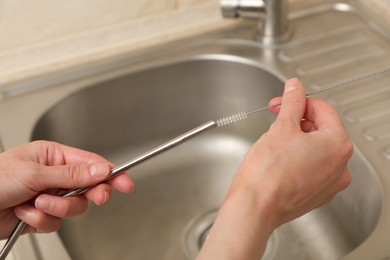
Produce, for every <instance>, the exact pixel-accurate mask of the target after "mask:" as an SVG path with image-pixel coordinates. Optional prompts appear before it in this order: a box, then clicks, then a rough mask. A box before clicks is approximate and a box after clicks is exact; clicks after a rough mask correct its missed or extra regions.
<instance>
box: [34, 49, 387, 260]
mask: <svg viewBox="0 0 390 260" xmlns="http://www.w3.org/2000/svg"><path fill="white" fill-rule="evenodd" d="M282 86H283V84H282V81H281V80H280V79H278V78H277V77H275V76H273V75H272V74H270V73H268V72H266V71H265V70H263V69H261V68H259V67H257V66H254V65H251V64H247V63H243V62H238V61H234V60H233V59H232V58H231V57H228V56H227V57H225V58H222V57H220V59H213V58H212V57H210V58H206V57H203V58H199V59H197V58H196V57H193V58H191V59H189V60H186V61H182V62H177V63H174V64H168V65H164V66H160V67H157V68H153V69H148V70H145V71H141V72H137V73H134V74H130V75H126V76H123V77H120V78H117V79H113V80H109V81H105V82H103V83H99V84H96V85H92V86H90V87H88V88H85V89H82V90H80V91H77V92H76V93H74V94H71V95H70V96H68V97H66V98H64V99H63V100H61V101H60V102H58V103H57V104H56V105H55V106H53V107H52V108H50V109H49V111H48V112H46V113H45V114H43V116H42V117H41V118H40V120H39V121H38V122H37V124H36V126H35V128H34V131H33V134H32V139H33V140H39V139H46V140H55V141H58V142H61V143H65V144H69V145H72V146H76V147H81V148H83V149H87V150H92V151H96V152H98V153H100V154H102V155H104V156H106V157H108V158H110V159H111V160H112V161H114V162H116V163H120V162H123V161H125V160H127V159H128V158H129V156H132V155H137V154H140V153H142V152H144V151H146V150H147V149H149V148H151V147H153V146H154V145H156V144H159V143H162V142H163V141H164V140H165V139H166V138H170V137H173V136H176V135H179V134H181V133H183V132H185V131H187V130H188V129H190V128H193V127H195V126H197V125H199V124H201V123H203V122H206V121H208V120H209V119H212V118H218V117H221V116H223V115H228V114H233V113H235V112H237V111H246V110H250V109H252V108H255V107H257V106H259V105H260V104H267V102H268V101H269V100H270V99H271V98H272V97H275V96H279V95H280V94H281V93H282ZM272 119H273V117H272V116H271V115H270V113H262V114H260V115H258V116H256V117H253V118H250V119H248V120H246V121H243V122H239V123H236V124H234V125H231V126H227V127H225V128H219V129H218V130H214V131H212V132H209V133H208V134H205V135H203V136H202V137H199V138H197V139H196V140H193V141H191V142H190V143H187V144H185V145H183V146H181V147H180V148H177V149H175V150H174V151H171V152H169V153H166V154H165V155H164V156H161V157H159V158H156V159H154V160H152V161H150V162H148V163H145V164H144V165H142V166H140V167H138V168H134V169H133V170H131V171H130V175H131V176H132V177H133V179H134V181H135V183H136V192H135V193H134V194H132V195H131V196H123V195H119V194H118V195H116V196H115V198H114V200H113V201H112V202H111V203H110V205H109V206H107V207H103V208H97V207H91V209H90V210H89V211H88V212H87V214H85V215H83V216H81V217H78V218H75V219H71V220H67V221H65V223H64V225H63V228H62V229H61V231H60V232H59V234H60V237H61V238H62V240H63V242H64V245H65V246H66V248H67V249H68V251H69V253H70V255H71V256H72V258H73V259H128V258H129V257H130V258H131V259H185V258H186V256H188V258H189V259H194V258H195V256H196V253H197V250H198V249H199V247H200V246H201V238H202V237H201V236H202V235H203V234H204V232H207V230H208V228H209V227H210V225H211V224H212V222H213V218H212V217H211V218H210V217H209V215H210V214H212V213H213V212H216V211H217V210H218V207H219V205H220V203H221V201H222V199H223V198H224V195H225V194H226V192H227V189H228V187H229V184H230V182H231V179H232V177H233V176H234V173H235V170H236V169H237V167H238V166H239V164H240V162H241V160H242V158H243V156H244V154H245V152H246V151H247V149H248V148H249V147H250V145H251V144H252V143H254V142H255V141H256V139H257V138H258V137H259V136H260V135H261V133H263V132H264V131H266V130H267V129H268V128H269V126H270V123H271V122H272ZM351 167H352V173H353V176H354V179H355V181H354V182H353V185H352V187H351V188H350V189H349V190H348V191H346V192H344V193H343V194H342V195H340V196H339V197H338V198H337V200H336V201H335V202H334V203H332V204H331V205H329V206H327V207H324V208H322V209H319V210H317V211H315V212H313V213H310V214H308V215H307V216H305V217H303V218H301V219H299V220H297V221H294V222H292V223H290V224H286V225H285V226H283V227H281V228H280V229H278V230H277V231H276V232H275V235H274V237H273V239H272V240H271V241H272V244H269V248H273V249H272V251H274V253H275V254H276V255H275V257H274V258H272V259H286V258H289V257H291V258H294V259H311V257H315V259H337V258H339V257H341V256H343V255H345V254H347V253H349V252H350V251H351V250H353V249H354V248H355V247H357V246H358V245H359V244H360V243H361V242H362V241H363V240H365V239H366V238H367V237H368V236H369V234H370V233H371V231H372V230H373V228H374V227H375V225H376V223H377V221H378V217H379V213H380V210H381V205H382V200H381V193H380V184H379V182H378V180H377V179H376V177H375V174H374V173H373V172H372V170H371V169H370V168H369V167H368V166H367V164H366V163H365V162H364V161H363V160H362V158H361V156H358V155H356V156H355V157H354V159H353V161H352V162H351ZM365 189H368V190H370V191H371V192H370V193H366V192H365ZM324 247H327V249H326V250H323V248H324ZM91 248H94V250H90V249H91ZM270 250H271V249H269V252H270ZM268 254H270V253H268ZM270 259H271V258H270Z"/></svg>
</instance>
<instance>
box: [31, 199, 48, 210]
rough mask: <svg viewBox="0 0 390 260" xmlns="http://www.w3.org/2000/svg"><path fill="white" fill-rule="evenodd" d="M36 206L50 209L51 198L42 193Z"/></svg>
mask: <svg viewBox="0 0 390 260" xmlns="http://www.w3.org/2000/svg"><path fill="white" fill-rule="evenodd" d="M35 206H36V207H37V208H38V209H41V210H49V209H50V206H51V200H50V199H49V198H48V197H47V196H44V195H41V196H39V197H38V198H37V199H36V201H35Z"/></svg>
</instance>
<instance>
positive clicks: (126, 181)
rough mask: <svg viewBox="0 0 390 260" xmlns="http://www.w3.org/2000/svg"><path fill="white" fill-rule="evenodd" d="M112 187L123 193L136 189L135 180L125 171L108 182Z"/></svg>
mask: <svg viewBox="0 0 390 260" xmlns="http://www.w3.org/2000/svg"><path fill="white" fill-rule="evenodd" d="M108 184H110V185H111V186H112V187H114V188H115V189H116V190H118V191H120V192H122V193H130V192H133V191H134V182H133V180H132V179H131V178H130V176H129V175H127V174H126V173H123V174H121V175H119V176H118V177H115V178H114V179H112V180H111V181H109V182H108Z"/></svg>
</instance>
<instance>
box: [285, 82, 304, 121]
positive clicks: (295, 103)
mask: <svg viewBox="0 0 390 260" xmlns="http://www.w3.org/2000/svg"><path fill="white" fill-rule="evenodd" d="M305 109H306V95H305V90H304V88H303V85H302V83H301V82H300V81H299V80H298V79H296V78H293V79H289V80H287V81H286V84H285V87H284V93H283V98H282V105H281V107H280V112H279V116H278V119H281V120H287V121H291V120H292V121H293V122H294V123H295V124H296V125H297V126H298V127H299V128H300V123H301V121H302V118H303V116H304V114H305Z"/></svg>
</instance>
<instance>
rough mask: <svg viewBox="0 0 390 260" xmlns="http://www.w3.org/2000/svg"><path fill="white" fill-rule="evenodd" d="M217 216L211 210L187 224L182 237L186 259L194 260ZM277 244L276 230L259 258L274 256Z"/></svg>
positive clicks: (265, 258)
mask: <svg viewBox="0 0 390 260" xmlns="http://www.w3.org/2000/svg"><path fill="white" fill-rule="evenodd" d="M216 216H217V210H212V211H209V212H206V213H205V214H202V215H200V216H197V217H195V218H194V219H193V220H192V221H191V222H190V224H189V225H188V227H187V229H186V231H185V237H184V250H185V253H186V256H187V259H188V260H194V259H195V258H196V256H197V255H198V254H199V252H200V250H201V248H202V246H203V245H204V243H205V242H206V240H207V237H208V235H209V232H210V229H211V227H212V226H213V223H214V220H215V218H216ZM277 245H278V238H277V232H274V233H273V234H272V235H271V237H270V238H269V239H268V242H267V246H266V249H265V252H264V255H263V257H262V258H261V260H271V259H273V258H274V256H275V253H276V250H277Z"/></svg>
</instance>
